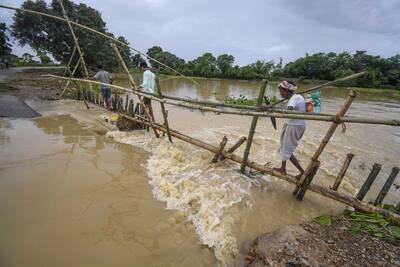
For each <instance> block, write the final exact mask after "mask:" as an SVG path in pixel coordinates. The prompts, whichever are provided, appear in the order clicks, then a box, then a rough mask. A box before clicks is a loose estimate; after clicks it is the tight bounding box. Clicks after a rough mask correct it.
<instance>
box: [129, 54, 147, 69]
mask: <svg viewBox="0 0 400 267" xmlns="http://www.w3.org/2000/svg"><path fill="white" fill-rule="evenodd" d="M144 61H145V60H144V59H143V58H142V57H141V56H140V54H135V55H133V56H131V58H130V62H131V65H132V67H134V68H138V67H139V65H140V63H142V62H144Z"/></svg>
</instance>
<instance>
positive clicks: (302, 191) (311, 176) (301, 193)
mask: <svg viewBox="0 0 400 267" xmlns="http://www.w3.org/2000/svg"><path fill="white" fill-rule="evenodd" d="M320 164H321V162H319V161H316V162H315V163H314V166H313V168H312V170H311V172H310V174H309V175H308V176H307V178H306V180H305V181H304V186H302V187H301V188H300V190H299V193H298V194H297V199H298V200H303V198H304V195H305V194H306V192H307V189H308V186H309V185H310V184H311V181H312V180H313V179H314V176H315V174H317V171H318V168H319V166H320Z"/></svg>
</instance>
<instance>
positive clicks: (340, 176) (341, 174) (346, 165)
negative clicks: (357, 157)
mask: <svg viewBox="0 0 400 267" xmlns="http://www.w3.org/2000/svg"><path fill="white" fill-rule="evenodd" d="M353 157H354V154H351V153H348V154H347V157H346V160H345V161H344V163H343V166H342V168H341V169H340V171H339V174H338V176H337V177H336V180H335V183H334V184H333V186H331V187H330V189H332V190H335V191H336V190H338V188H339V185H340V183H341V182H342V180H343V177H344V175H345V174H346V172H347V169H348V168H349V166H350V163H351V160H352V159H353Z"/></svg>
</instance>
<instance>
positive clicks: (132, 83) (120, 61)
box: [112, 43, 160, 138]
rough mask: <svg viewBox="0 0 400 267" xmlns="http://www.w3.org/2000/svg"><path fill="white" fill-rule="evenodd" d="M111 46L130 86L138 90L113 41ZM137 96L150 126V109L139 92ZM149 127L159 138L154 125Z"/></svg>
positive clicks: (151, 119)
mask: <svg viewBox="0 0 400 267" xmlns="http://www.w3.org/2000/svg"><path fill="white" fill-rule="evenodd" d="M112 48H113V49H114V52H115V55H116V56H117V60H118V62H119V64H120V65H121V67H122V69H123V70H124V71H125V72H126V74H127V75H128V79H129V82H130V84H131V85H132V87H133V88H134V89H135V90H138V87H137V86H136V83H135V80H134V79H133V77H132V75H131V74H130V72H129V70H128V67H127V66H126V64H125V62H124V60H123V58H122V56H121V54H120V53H119V50H118V48H117V45H116V44H115V43H113V44H112ZM137 96H138V98H139V101H140V103H141V104H142V106H143V108H144V113H145V114H146V117H147V118H149V121H150V126H151V124H152V123H153V122H154V121H153V118H152V117H151V116H150V111H149V110H148V108H147V107H146V105H145V104H144V102H143V98H142V96H141V95H139V94H138V95H137ZM151 128H152V129H153V132H154V134H155V136H156V137H157V138H159V137H160V136H159V135H158V133H157V130H156V128H154V127H151Z"/></svg>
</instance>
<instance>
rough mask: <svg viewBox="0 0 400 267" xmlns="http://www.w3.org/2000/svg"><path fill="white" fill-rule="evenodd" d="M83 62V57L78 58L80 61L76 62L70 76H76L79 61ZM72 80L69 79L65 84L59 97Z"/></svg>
mask: <svg viewBox="0 0 400 267" xmlns="http://www.w3.org/2000/svg"><path fill="white" fill-rule="evenodd" d="M80 62H81V58H78V62H76V64H75V67H74V69H73V70H72V72H71V75H70V77H71V78H72V77H74V75H75V72H76V70H77V69H78V66H79V63H80ZM69 83H70V80H68V81H67V83H66V84H65V86H64V89H63V90H62V92H61V93H60V95H59V97H62V96H63V95H64V92H65V91H66V90H67V88H68V86H69Z"/></svg>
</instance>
